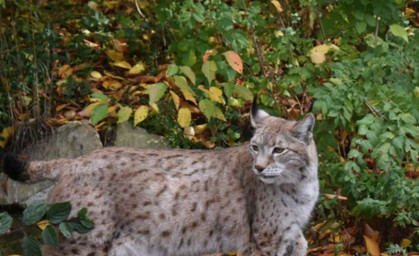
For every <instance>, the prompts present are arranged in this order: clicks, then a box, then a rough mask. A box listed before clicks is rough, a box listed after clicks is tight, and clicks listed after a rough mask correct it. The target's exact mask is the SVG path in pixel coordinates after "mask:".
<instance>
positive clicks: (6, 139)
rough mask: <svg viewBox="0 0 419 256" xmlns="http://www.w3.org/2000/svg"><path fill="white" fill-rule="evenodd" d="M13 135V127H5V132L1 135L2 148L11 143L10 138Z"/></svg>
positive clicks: (0, 144) (0, 143)
mask: <svg viewBox="0 0 419 256" xmlns="http://www.w3.org/2000/svg"><path fill="white" fill-rule="evenodd" d="M12 133H13V128H12V127H11V126H8V127H4V128H3V130H2V131H1V133H0V137H1V139H0V147H2V148H4V147H5V146H6V145H7V142H9V139H10V136H11V135H12Z"/></svg>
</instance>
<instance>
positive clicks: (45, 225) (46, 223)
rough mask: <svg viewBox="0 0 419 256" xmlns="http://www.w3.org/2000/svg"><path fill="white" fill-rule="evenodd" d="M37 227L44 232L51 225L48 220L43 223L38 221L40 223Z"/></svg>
mask: <svg viewBox="0 0 419 256" xmlns="http://www.w3.org/2000/svg"><path fill="white" fill-rule="evenodd" d="M36 225H37V226H38V228H40V229H41V230H44V229H45V228H46V227H47V226H48V225H51V223H50V222H49V221H48V220H41V221H38V223H36Z"/></svg>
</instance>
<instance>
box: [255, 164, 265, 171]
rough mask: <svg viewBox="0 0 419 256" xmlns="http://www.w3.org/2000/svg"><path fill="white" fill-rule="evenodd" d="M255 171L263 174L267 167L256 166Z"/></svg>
mask: <svg viewBox="0 0 419 256" xmlns="http://www.w3.org/2000/svg"><path fill="white" fill-rule="evenodd" d="M255 169H256V171H258V172H263V170H265V167H263V166H261V165H255Z"/></svg>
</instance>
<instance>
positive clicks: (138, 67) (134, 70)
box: [128, 62, 145, 75]
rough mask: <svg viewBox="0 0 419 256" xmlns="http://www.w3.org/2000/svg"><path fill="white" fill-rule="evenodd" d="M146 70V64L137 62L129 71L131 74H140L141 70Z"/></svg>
mask: <svg viewBox="0 0 419 256" xmlns="http://www.w3.org/2000/svg"><path fill="white" fill-rule="evenodd" d="M144 70H145V65H144V63H142V62H138V63H137V64H135V65H134V67H132V68H131V69H130V70H129V71H128V74H130V75H136V74H140V73H141V72H143V71H144Z"/></svg>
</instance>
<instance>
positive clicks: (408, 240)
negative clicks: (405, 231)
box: [400, 238, 412, 247]
mask: <svg viewBox="0 0 419 256" xmlns="http://www.w3.org/2000/svg"><path fill="white" fill-rule="evenodd" d="M410 244H412V241H411V240H410V239H407V238H403V239H402V241H401V242H400V246H401V247H408V246H409V245H410Z"/></svg>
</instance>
